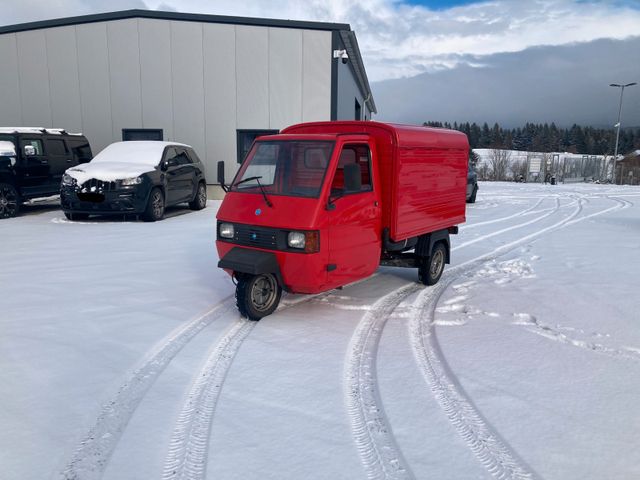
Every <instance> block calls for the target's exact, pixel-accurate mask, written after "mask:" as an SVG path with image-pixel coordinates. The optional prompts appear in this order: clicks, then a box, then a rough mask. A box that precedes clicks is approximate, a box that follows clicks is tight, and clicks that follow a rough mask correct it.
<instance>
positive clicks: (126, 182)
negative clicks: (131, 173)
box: [120, 177, 142, 187]
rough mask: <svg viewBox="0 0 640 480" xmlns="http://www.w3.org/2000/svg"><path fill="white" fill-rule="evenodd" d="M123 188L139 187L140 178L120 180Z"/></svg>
mask: <svg viewBox="0 0 640 480" xmlns="http://www.w3.org/2000/svg"><path fill="white" fill-rule="evenodd" d="M120 183H121V184H122V186H123V187H129V186H131V185H139V184H141V183H142V177H134V178H124V179H122V180H120Z"/></svg>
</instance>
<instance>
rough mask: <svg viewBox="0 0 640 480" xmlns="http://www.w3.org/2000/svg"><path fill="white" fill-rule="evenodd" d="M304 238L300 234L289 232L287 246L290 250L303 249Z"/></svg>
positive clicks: (302, 234)
mask: <svg viewBox="0 0 640 480" xmlns="http://www.w3.org/2000/svg"><path fill="white" fill-rule="evenodd" d="M305 243H306V238H305V236H304V233H302V232H289V236H288V237H287V244H288V245H289V246H290V247H291V248H304V245H305Z"/></svg>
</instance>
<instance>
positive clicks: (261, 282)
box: [236, 273, 282, 320]
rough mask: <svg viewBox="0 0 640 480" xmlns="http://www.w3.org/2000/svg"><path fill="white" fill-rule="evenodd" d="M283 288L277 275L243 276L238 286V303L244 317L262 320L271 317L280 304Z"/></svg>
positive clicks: (239, 279) (239, 278)
mask: <svg viewBox="0 0 640 480" xmlns="http://www.w3.org/2000/svg"><path fill="white" fill-rule="evenodd" d="M281 295H282V288H281V287H280V285H279V284H278V280H277V279H276V277H275V275H273V274H271V273H263V274H260V275H241V276H240V277H238V285H236V303H237V305H238V310H240V314H241V315H242V316H243V317H247V318H248V319H250V320H260V319H261V318H262V317H266V316H267V315H271V314H272V313H273V312H274V311H275V309H276V308H277V307H278V303H280V296H281Z"/></svg>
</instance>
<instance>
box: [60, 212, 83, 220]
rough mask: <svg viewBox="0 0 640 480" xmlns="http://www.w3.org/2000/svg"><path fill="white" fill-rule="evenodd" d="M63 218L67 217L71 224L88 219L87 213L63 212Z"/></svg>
mask: <svg viewBox="0 0 640 480" xmlns="http://www.w3.org/2000/svg"><path fill="white" fill-rule="evenodd" d="M64 216H65V217H67V220H71V221H72V222H74V221H82V220H87V219H88V218H89V214H88V213H71V212H64Z"/></svg>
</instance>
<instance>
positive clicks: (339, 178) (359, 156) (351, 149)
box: [331, 143, 373, 196]
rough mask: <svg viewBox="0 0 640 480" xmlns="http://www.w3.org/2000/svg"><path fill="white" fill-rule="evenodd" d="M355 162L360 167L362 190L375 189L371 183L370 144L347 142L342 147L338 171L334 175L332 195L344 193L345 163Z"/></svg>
mask: <svg viewBox="0 0 640 480" xmlns="http://www.w3.org/2000/svg"><path fill="white" fill-rule="evenodd" d="M354 163H355V164H357V165H358V166H359V167H360V182H361V188H360V192H370V191H371V190H373V187H372V183H371V152H370V151H369V145H366V144H357V143H356V144H347V145H345V146H344V147H342V152H341V153H340V158H339V159H338V166H337V168H336V173H335V175H334V177H333V182H332V183H331V195H332V196H333V195H340V194H343V193H344V167H345V165H349V164H354ZM350 193H354V192H350ZM355 193H357V192H355Z"/></svg>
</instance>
